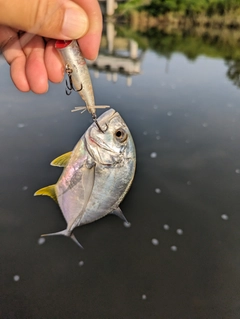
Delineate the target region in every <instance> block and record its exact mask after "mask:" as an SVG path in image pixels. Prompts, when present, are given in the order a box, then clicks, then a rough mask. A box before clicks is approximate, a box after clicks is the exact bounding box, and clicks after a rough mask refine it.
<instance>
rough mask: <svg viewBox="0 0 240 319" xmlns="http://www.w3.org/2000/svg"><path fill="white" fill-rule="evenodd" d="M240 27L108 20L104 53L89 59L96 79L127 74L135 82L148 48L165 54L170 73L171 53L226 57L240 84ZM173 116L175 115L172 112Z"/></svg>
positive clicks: (231, 74) (233, 78) (231, 73)
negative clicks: (230, 28)
mask: <svg viewBox="0 0 240 319" xmlns="http://www.w3.org/2000/svg"><path fill="white" fill-rule="evenodd" d="M239 41H240V30H228V29H224V30H223V31H222V30H219V29H210V28H203V27H195V28H192V29H184V28H180V29H176V28H173V29H172V28H171V26H170V27H169V26H167V27H163V26H158V27H151V28H148V27H146V26H145V27H143V26H142V25H141V23H139V25H134V26H131V24H130V26H124V25H122V26H121V25H116V24H114V23H113V22H112V21H107V22H106V24H105V27H104V30H103V37H102V42H101V49H100V54H99V56H98V58H97V59H96V61H94V62H91V61H89V62H88V65H89V67H90V68H92V69H93V70H94V76H95V78H98V77H99V72H105V73H106V75H107V79H108V80H109V81H113V82H117V80H118V74H121V75H124V76H125V77H126V83H127V85H128V86H131V85H132V75H139V74H140V73H141V65H142V62H143V60H144V53H145V51H146V48H148V49H152V50H153V51H155V52H157V53H158V54H160V55H161V56H165V57H166V58H167V60H166V66H165V72H166V73H168V72H169V67H170V62H171V56H172V54H174V53H176V52H178V53H182V54H184V55H185V56H186V57H187V58H188V59H189V60H196V59H197V58H198V57H199V56H202V55H204V56H208V57H211V58H223V59H225V62H226V65H227V66H228V70H227V72H226V75H227V78H229V80H231V81H232V82H233V83H234V85H237V86H240V62H239V60H240V48H239V46H238V43H239ZM169 116H171V114H170V113H169Z"/></svg>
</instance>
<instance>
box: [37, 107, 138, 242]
mask: <svg viewBox="0 0 240 319" xmlns="http://www.w3.org/2000/svg"><path fill="white" fill-rule="evenodd" d="M98 121H99V124H100V125H101V126H102V127H105V131H104V133H103V132H102V131H101V130H99V129H98V126H97V125H96V124H95V123H92V124H91V126H90V127H89V128H88V129H87V130H86V132H85V133H84V134H83V136H82V137H81V138H80V140H79V141H78V143H77V144H76V146H75V147H74V149H73V151H71V152H68V153H65V154H63V155H61V156H59V157H57V158H56V159H55V160H53V161H52V162H51V165H53V166H59V167H63V168H64V169H63V172H62V174H61V176H60V178H59V179H58V181H57V183H56V184H54V185H50V186H47V187H44V188H41V189H39V190H38V191H36V192H35V194H34V195H35V196H37V195H46V196H50V197H51V198H52V199H54V200H55V202H57V203H58V205H59V207H60V209H61V211H62V214H63V216H64V218H65V221H66V223H67V227H66V229H64V230H62V231H59V232H55V233H49V234H44V235H42V236H54V235H64V236H66V237H70V238H71V239H72V240H73V241H74V242H75V243H76V244H77V245H78V246H79V247H82V246H81V244H80V243H79V242H78V240H77V239H76V237H75V235H74V234H73V230H74V229H75V228H76V227H79V226H82V225H85V224H89V223H92V222H94V221H96V220H98V219H100V218H102V217H104V216H106V215H108V214H115V215H117V216H118V217H120V218H121V219H122V220H124V221H126V222H127V220H126V218H125V216H124V214H123V212H122V211H121V209H120V207H119V205H120V203H121V202H122V200H123V198H124V197H125V195H126V194H127V192H128V190H129V188H130V186H131V184H132V181H133V179H134V175H135V170H136V149H135V145H134V141H133V138H132V135H131V133H130V130H129V128H128V126H127V125H126V123H125V122H124V120H123V119H122V117H121V116H120V114H119V113H118V112H116V111H115V110H114V109H109V110H108V111H106V112H104V113H103V114H102V115H101V116H99V117H98Z"/></svg>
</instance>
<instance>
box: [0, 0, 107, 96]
mask: <svg viewBox="0 0 240 319" xmlns="http://www.w3.org/2000/svg"><path fill="white" fill-rule="evenodd" d="M0 8H1V10H0V51H2V53H3V56H4V57H5V59H6V61H7V62H8V63H9V64H10V74H11V78H12V81H13V82H14V84H15V85H16V87H17V88H18V89H19V90H20V91H23V92H27V91H29V90H32V91H33V92H35V93H39V94H40V93H45V92H47V90H48V80H50V81H51V82H54V83H58V82H61V81H62V80H63V77H64V66H63V65H62V62H61V59H60V57H59V55H58V52H57V51H56V49H55V48H54V44H55V40H53V39H60V40H71V39H79V40H78V43H79V46H80V48H81V51H82V53H83V55H84V57H85V58H87V59H90V60H93V59H95V58H96V56H97V54H98V49H99V45H100V40H101V32H102V14H101V11H100V7H99V4H98V1H97V0H74V2H73V1H70V0H8V1H6V0H0ZM20 30H21V31H20ZM19 31H20V32H19ZM22 31H24V32H22Z"/></svg>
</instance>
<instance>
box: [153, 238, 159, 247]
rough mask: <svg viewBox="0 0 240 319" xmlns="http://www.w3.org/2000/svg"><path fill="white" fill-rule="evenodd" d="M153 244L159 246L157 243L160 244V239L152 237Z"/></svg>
mask: <svg viewBox="0 0 240 319" xmlns="http://www.w3.org/2000/svg"><path fill="white" fill-rule="evenodd" d="M152 244H153V245H154V246H157V245H158V244H159V241H158V239H156V238H153V239H152Z"/></svg>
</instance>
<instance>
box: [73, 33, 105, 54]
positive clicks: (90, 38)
mask: <svg viewBox="0 0 240 319" xmlns="http://www.w3.org/2000/svg"><path fill="white" fill-rule="evenodd" d="M100 42H101V33H100V34H95V33H94V34H90V33H88V34H86V35H85V36H84V37H82V38H81V39H79V40H78V43H79V46H80V49H81V51H82V54H83V55H84V57H85V58H86V59H88V60H95V59H96V58H97V56H98V51H99V47H100Z"/></svg>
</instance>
